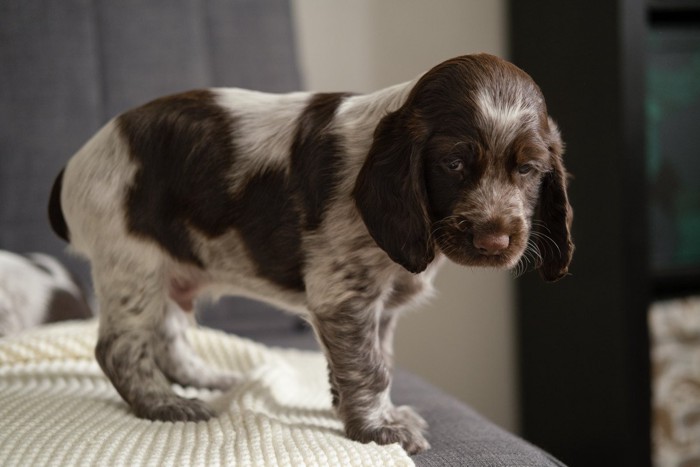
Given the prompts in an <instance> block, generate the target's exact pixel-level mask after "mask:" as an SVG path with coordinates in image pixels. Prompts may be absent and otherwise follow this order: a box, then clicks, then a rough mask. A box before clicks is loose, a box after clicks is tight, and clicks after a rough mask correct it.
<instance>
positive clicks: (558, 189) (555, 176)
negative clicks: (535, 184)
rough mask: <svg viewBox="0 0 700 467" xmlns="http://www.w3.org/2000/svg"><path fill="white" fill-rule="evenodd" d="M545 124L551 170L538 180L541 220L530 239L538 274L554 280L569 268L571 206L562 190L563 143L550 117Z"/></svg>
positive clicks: (565, 176)
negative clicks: (538, 262)
mask: <svg viewBox="0 0 700 467" xmlns="http://www.w3.org/2000/svg"><path fill="white" fill-rule="evenodd" d="M548 126H549V138H548V139H549V151H550V156H551V158H552V171H551V172H549V173H547V174H546V175H545V176H544V179H543V180H542V186H541V188H540V200H539V206H538V213H539V218H540V220H541V221H542V224H541V225H539V226H538V229H539V231H540V232H539V233H540V235H536V236H535V238H534V240H535V242H536V244H537V246H538V247H539V250H540V253H541V255H542V265H541V266H540V274H541V275H542V278H543V279H544V280H546V281H550V282H553V281H556V280H559V279H561V278H562V277H564V276H565V275H566V274H567V273H568V271H569V264H570V263H571V257H572V255H573V253H574V244H573V242H572V240H571V222H572V220H573V210H572V209H571V205H569V198H568V195H567V193H566V189H567V174H566V170H565V169H564V164H563V163H562V153H563V149H564V148H563V143H562V141H561V136H560V134H559V129H558V128H557V126H556V124H555V123H554V121H553V120H552V119H551V118H548Z"/></svg>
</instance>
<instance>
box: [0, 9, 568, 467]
mask: <svg viewBox="0 0 700 467" xmlns="http://www.w3.org/2000/svg"><path fill="white" fill-rule="evenodd" d="M203 86H241V87H248V88H254V89H259V90H264V91H291V90H296V89H299V88H300V83H299V79H298V72H297V68H296V57H295V52H294V40H293V34H292V30H291V21H290V7H289V4H288V2H287V0H149V1H142V0H119V1H111V0H60V1H57V0H3V1H2V2H0V249H8V250H12V251H17V252H25V251H43V252H48V253H52V254H55V255H58V256H61V257H62V259H63V260H64V261H65V262H67V263H68V265H69V267H71V268H73V269H75V270H78V271H81V274H80V275H81V276H82V277H83V280H84V281H85V282H86V283H87V282H88V281H89V275H88V273H87V267H86V265H85V264H84V263H83V262H80V261H77V260H72V259H70V258H69V257H68V256H67V255H65V254H63V250H64V248H65V244H64V243H63V242H62V241H61V240H60V239H58V238H57V237H56V236H55V235H54V234H53V232H52V231H51V229H50V227H49V224H48V221H47V215H46V205H47V200H48V195H49V191H50V189H51V185H52V183H53V179H54V177H55V176H56V174H57V173H58V172H59V170H60V169H61V167H62V166H63V165H64V164H65V162H66V161H67V160H68V158H69V157H70V156H71V155H72V154H73V153H74V152H75V151H76V150H77V149H78V148H79V147H80V146H81V145H82V144H83V143H84V142H85V141H86V140H87V138H89V137H90V136H91V135H92V134H93V133H94V132H95V131H96V130H97V129H98V128H99V127H100V126H101V125H102V124H104V123H105V122H106V121H107V120H108V119H109V118H111V117H112V116H114V115H115V114H117V113H119V112H122V111H123V110H125V109H127V108H129V107H131V106H134V105H137V104H140V103H143V102H145V101H148V100H150V99H152V98H155V97H158V96H161V95H164V94H168V93H172V92H176V91H181V90H186V89H190V88H195V87H203ZM203 319H204V321H205V323H206V324H210V325H214V326H217V327H220V328H224V329H226V330H229V331H235V332H237V333H239V334H242V335H247V336H250V337H253V338H256V339H258V340H261V341H263V342H266V343H268V344H274V345H285V346H296V347H304V348H313V347H314V340H313V336H312V333H311V332H310V331H309V330H308V329H306V330H304V329H303V327H301V326H300V325H299V323H298V321H296V320H295V319H294V318H290V317H288V316H283V315H281V314H279V313H278V312H276V311H274V310H271V309H270V308H268V307H264V306H262V305H260V304H257V303H254V302H249V301H243V300H234V299H227V300H225V301H224V302H223V303H222V304H221V305H220V306H218V307H215V308H213V309H210V310H206V311H205V312H204V315H203ZM393 392H394V396H395V399H396V401H397V402H399V403H410V404H414V405H415V406H416V407H417V408H418V409H419V411H420V412H421V413H423V414H424V415H425V417H426V418H427V420H428V421H429V422H430V424H431V431H430V435H429V439H430V442H431V443H432V445H433V449H432V450H430V451H428V452H427V453H424V454H420V455H418V456H416V457H415V460H416V463H417V464H418V465H425V466H438V465H440V466H443V465H471V466H486V465H489V466H506V465H510V466H547V465H560V464H558V463H557V462H556V461H554V460H551V459H549V458H548V457H547V456H546V455H545V454H543V453H542V452H541V451H539V450H538V449H536V448H534V447H533V446H531V445H529V444H527V443H525V442H523V441H522V440H520V439H518V438H517V437H514V436H512V435H509V434H507V433H505V432H504V431H503V430H500V429H498V428H496V427H495V426H494V425H492V424H490V423H489V422H487V421H486V420H484V419H482V418H481V417H479V416H478V415H476V414H475V413H474V412H473V411H471V410H470V409H469V408H467V407H465V406H464V405H463V404H461V403H459V402H458V401H456V400H455V399H453V398H451V397H449V396H447V395H445V394H443V393H441V392H440V391H438V390H437V389H435V388H434V387H432V386H430V385H429V384H427V383H425V382H423V381H421V380H420V379H417V378H415V377H413V376H411V375H409V374H406V373H403V372H399V374H398V378H397V381H396V383H395V384H394V386H393Z"/></svg>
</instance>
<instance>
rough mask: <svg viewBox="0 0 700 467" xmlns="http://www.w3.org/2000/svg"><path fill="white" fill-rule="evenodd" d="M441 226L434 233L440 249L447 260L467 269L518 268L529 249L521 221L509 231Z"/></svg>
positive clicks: (468, 225) (452, 223) (464, 225)
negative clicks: (526, 248) (519, 262)
mask: <svg viewBox="0 0 700 467" xmlns="http://www.w3.org/2000/svg"><path fill="white" fill-rule="evenodd" d="M440 224H441V225H438V226H437V228H435V229H434V239H435V242H436V244H437V246H438V247H439V248H440V251H442V253H443V254H444V255H445V256H447V257H448V258H450V259H451V260H452V261H454V262H455V263H457V264H461V265H464V266H479V267H491V268H505V269H510V268H513V267H515V266H516V264H518V261H519V260H520V257H521V256H522V255H523V253H524V251H525V247H526V245H527V233H526V231H525V229H524V223H521V222H518V221H515V222H511V223H508V225H507V227H505V228H504V227H500V226H499V227H496V226H494V225H493V224H487V225H474V224H472V223H470V222H468V221H466V220H461V221H459V220H455V221H448V222H441V223H440ZM499 225H500V224H499Z"/></svg>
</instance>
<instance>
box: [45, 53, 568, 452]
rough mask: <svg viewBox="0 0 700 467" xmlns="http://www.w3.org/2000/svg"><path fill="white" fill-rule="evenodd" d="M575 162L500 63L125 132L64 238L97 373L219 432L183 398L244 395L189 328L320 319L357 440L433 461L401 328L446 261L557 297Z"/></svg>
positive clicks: (66, 196) (197, 404)
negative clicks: (408, 403) (257, 313)
mask: <svg viewBox="0 0 700 467" xmlns="http://www.w3.org/2000/svg"><path fill="white" fill-rule="evenodd" d="M561 154H562V142H561V139H560V136H559V132H558V130H557V128H556V126H555V125H554V123H553V122H552V120H551V119H550V118H549V116H548V114H547V109H546V107H545V102H544V99H543V97H542V94H541V92H540V90H539V89H538V87H537V85H536V84H535V83H534V82H533V81H532V79H531V78H530V77H529V76H528V75H527V74H525V73H524V72H523V71H521V70H519V69H518V68H516V67H515V66H513V65H511V64H509V63H507V62H505V61H503V60H501V59H498V58H496V57H493V56H489V55H469V56H462V57H457V58H455V59H452V60H448V61H446V62H444V63H441V64H440V65H438V66H436V67H435V68H433V69H431V70H430V71H428V72H427V73H425V74H424V75H422V76H421V77H419V78H417V79H416V80H414V81H411V82H408V83H405V84H400V85H397V86H393V87H390V88H387V89H383V90H381V91H378V92H375V93H372V94H366V95H351V94H313V93H292V94H282V95H277V94H265V93H259V92H253V91H246V90H241V89H209V90H199V91H191V92H187V93H184V94H178V95H174V96H169V97H164V98H161V99H158V100H155V101H153V102H150V103H148V104H146V105H144V106H141V107H138V108H136V109H134V110H130V111H128V112H126V113H124V114H122V115H121V116H119V117H117V118H115V119H114V120H112V121H110V122H109V123H108V124H107V125H105V126H104V127H103V128H102V129H101V130H100V131H99V132H98V133H97V134H96V135H95V136H94V137H93V138H92V139H91V140H90V141H88V142H87V144H86V145H85V146H84V147H83V148H82V149H81V150H80V151H79V152H78V153H77V154H76V155H75V156H74V157H73V158H72V159H71V160H70V162H69V163H68V165H67V166H66V168H65V171H64V172H63V173H62V174H61V175H60V176H59V178H58V179H57V182H56V184H55V186H54V190H53V194H52V199H51V202H50V215H51V220H52V224H53V226H54V229H55V230H56V231H57V233H58V234H59V235H61V236H62V237H64V238H66V239H70V243H71V245H72V248H73V249H74V250H75V251H77V252H79V253H81V254H83V255H85V256H87V257H88V258H89V260H90V261H91V263H92V271H93V277H94V281H95V287H96V292H97V296H98V299H99V302H100V307H101V315H100V328H99V341H98V344H97V349H96V356H97V359H98V361H99V363H100V365H101V366H102V369H103V370H104V371H105V373H106V374H107V376H108V377H109V378H110V379H111V381H112V383H113V384H114V386H115V387H116V389H117V391H119V393H120V394H121V396H122V397H123V398H124V400H126V401H127V402H128V403H129V404H130V405H131V407H132V408H133V410H134V411H135V413H136V415H138V416H140V417H145V418H149V419H159V420H204V419H207V418H209V417H212V416H213V415H214V413H213V412H212V410H211V409H210V408H209V407H207V406H206V405H205V404H204V403H203V402H202V401H199V400H192V399H184V398H181V397H178V396H177V395H176V394H175V393H174V392H173V390H172V389H171V386H170V382H171V381H174V382H177V383H180V384H183V385H196V386H206V387H212V388H226V387H228V386H229V385H231V384H235V382H236V381H237V380H238V379H239V376H238V375H235V374H227V373H221V372H217V371H212V370H210V369H207V367H206V366H205V365H204V364H203V362H202V361H201V360H200V359H199V358H198V357H197V356H196V355H195V354H194V353H193V352H192V351H191V350H190V348H189V346H188V343H187V341H186V339H185V334H184V329H185V325H186V322H187V320H186V319H185V318H184V317H185V313H183V310H184V311H189V310H191V309H192V308H193V301H194V300H195V298H196V297H198V296H200V295H203V294H206V295H210V296H211V295H214V296H220V295H222V294H239V295H247V296H252V297H256V298H260V299H262V300H267V301H269V302H272V303H274V304H277V305H280V306H283V307H285V308H287V309H289V310H292V311H296V312H298V313H300V314H302V315H303V316H304V317H305V318H306V319H307V320H308V321H309V322H310V323H311V324H312V326H313V328H314V330H315V332H316V334H317V336H318V339H319V341H320V344H321V346H322V348H323V350H324V352H325V354H326V357H327V358H328V363H329V368H330V381H331V386H332V393H333V403H334V406H335V408H336V410H337V412H338V415H339V416H340V418H341V419H342V420H343V422H344V424H345V429H346V432H347V435H348V436H349V437H350V438H352V439H355V440H359V441H362V442H370V441H376V442H377V443H379V444H387V443H394V442H399V443H401V444H402V445H403V447H404V448H406V450H407V451H409V452H411V453H415V452H419V451H421V450H424V449H427V448H428V447H429V445H428V442H427V441H426V439H425V438H424V436H423V430H424V429H425V427H426V424H425V422H424V421H423V419H422V418H421V417H420V416H419V415H418V414H416V413H415V412H414V411H413V410H412V409H411V408H409V407H396V406H394V405H393V404H392V402H391V400H390V398H389V388H390V383H391V366H392V350H391V348H392V336H393V331H394V326H395V322H396V318H397V316H398V315H399V312H400V311H401V310H403V309H405V308H406V307H408V306H410V305H413V304H415V303H416V302H417V301H418V300H420V298H421V297H425V296H428V295H430V292H431V287H432V286H431V282H432V279H433V276H434V275H435V272H436V269H437V267H438V265H439V264H440V263H441V259H442V258H443V257H445V256H446V257H448V258H450V259H451V260H453V261H455V262H457V263H460V264H465V265H474V266H487V267H503V268H516V269H517V268H524V267H525V265H526V263H527V262H528V261H530V260H531V261H532V262H533V264H535V265H536V266H537V267H539V269H540V272H541V273H542V275H543V277H544V278H545V279H546V280H550V281H551V280H556V279H559V278H561V277H562V276H564V275H565V274H566V273H567V269H568V265H569V262H570V260H571V255H572V252H573V245H572V243H571V239H570V235H569V228H570V223H571V208H570V206H569V203H568V201H567V193H566V174H565V170H564V168H563V166H562V160H561Z"/></svg>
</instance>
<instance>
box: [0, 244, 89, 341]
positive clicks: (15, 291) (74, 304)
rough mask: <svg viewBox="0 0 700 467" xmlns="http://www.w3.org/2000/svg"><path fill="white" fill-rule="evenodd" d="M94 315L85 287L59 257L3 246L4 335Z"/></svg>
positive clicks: (0, 320)
mask: <svg viewBox="0 0 700 467" xmlns="http://www.w3.org/2000/svg"><path fill="white" fill-rule="evenodd" d="M91 316H92V311H91V310H90V306H89V305H88V303H87V301H86V299H85V294H84V293H83V290H82V288H81V287H80V285H79V284H78V282H77V281H76V279H75V277H74V276H73V275H72V274H71V273H70V272H69V271H68V270H67V269H66V268H65V267H64V266H63V265H62V264H61V263H60V262H59V261H58V260H57V259H56V258H54V257H52V256H49V255H44V254H41V253H32V254H29V255H26V256H24V255H18V254H15V253H12V252H9V251H4V250H0V337H3V336H9V335H11V334H16V333H18V332H21V331H24V330H25V329H29V328H32V327H35V326H39V325H40V324H43V323H51V322H55V321H62V320H68V319H86V318H89V317H91Z"/></svg>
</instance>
